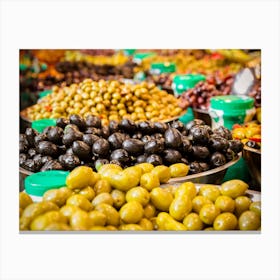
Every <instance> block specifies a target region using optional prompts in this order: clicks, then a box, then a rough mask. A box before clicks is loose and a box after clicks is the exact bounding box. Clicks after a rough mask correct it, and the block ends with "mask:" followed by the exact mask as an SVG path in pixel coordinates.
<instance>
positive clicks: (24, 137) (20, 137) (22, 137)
mask: <svg viewBox="0 0 280 280" xmlns="http://www.w3.org/2000/svg"><path fill="white" fill-rule="evenodd" d="M25 140H26V141H27V137H26V135H25V134H22V133H21V134H20V135H19V142H20V141H25Z"/></svg>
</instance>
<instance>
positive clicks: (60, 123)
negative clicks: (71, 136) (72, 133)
mask: <svg viewBox="0 0 280 280" xmlns="http://www.w3.org/2000/svg"><path fill="white" fill-rule="evenodd" d="M69 123H70V122H69V120H68V119H66V118H58V119H57V120H56V126H58V127H61V128H63V129H64V128H65V126H66V125H68V124H69Z"/></svg>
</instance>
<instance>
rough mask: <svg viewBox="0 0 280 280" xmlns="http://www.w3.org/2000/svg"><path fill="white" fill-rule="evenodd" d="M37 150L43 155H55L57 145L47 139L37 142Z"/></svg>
mask: <svg viewBox="0 0 280 280" xmlns="http://www.w3.org/2000/svg"><path fill="white" fill-rule="evenodd" d="M37 151H38V153H39V154H42V155H43V156H52V157H53V156H56V155H57V147H56V145H55V144H54V143H52V142H49V141H42V142H40V143H39V144H38V147H37Z"/></svg>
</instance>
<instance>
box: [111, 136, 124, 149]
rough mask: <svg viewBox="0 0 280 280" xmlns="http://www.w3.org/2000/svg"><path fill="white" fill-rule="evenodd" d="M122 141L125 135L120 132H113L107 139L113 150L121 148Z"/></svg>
mask: <svg viewBox="0 0 280 280" xmlns="http://www.w3.org/2000/svg"><path fill="white" fill-rule="evenodd" d="M124 140H125V135H124V134H122V133H120V132H115V133H113V134H111V135H110V136H109V137H108V142H109V143H110V146H111V147H112V148H113V149H119V148H121V147H122V143H123V141H124Z"/></svg>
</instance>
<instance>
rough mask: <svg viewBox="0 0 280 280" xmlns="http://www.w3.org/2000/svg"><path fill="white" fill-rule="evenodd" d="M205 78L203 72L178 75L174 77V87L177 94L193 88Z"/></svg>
mask: <svg viewBox="0 0 280 280" xmlns="http://www.w3.org/2000/svg"><path fill="white" fill-rule="evenodd" d="M205 80H206V78H205V76H204V75H201V74H187V75H176V76H175V77H174V78H173V83H172V88H173V90H174V91H175V92H176V93H177V94H182V93H183V92H184V91H186V90H188V89H190V88H193V87H194V86H195V85H196V84H197V83H198V82H200V81H205Z"/></svg>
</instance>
